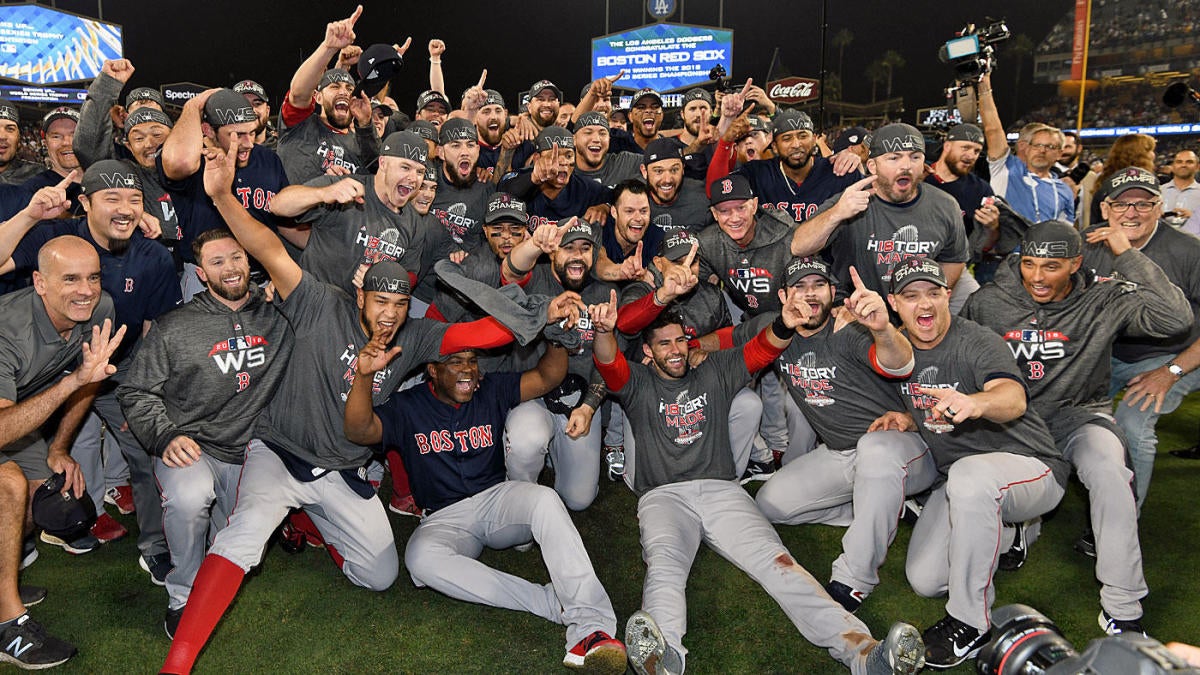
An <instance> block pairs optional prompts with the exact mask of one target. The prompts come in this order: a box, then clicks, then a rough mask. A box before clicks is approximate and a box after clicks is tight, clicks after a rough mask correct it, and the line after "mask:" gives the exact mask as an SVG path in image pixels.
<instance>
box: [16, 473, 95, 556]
mask: <svg viewBox="0 0 1200 675" xmlns="http://www.w3.org/2000/svg"><path fill="white" fill-rule="evenodd" d="M66 482H67V476H66V474H65V473H56V474H54V475H53V476H51V477H49V478H47V479H46V481H45V482H44V483H42V484H41V486H40V487H38V489H37V490H36V491H35V492H34V493H33V499H32V502H31V504H30V510H31V511H32V512H33V524H34V525H36V526H38V527H40V528H42V530H44V531H45V532H47V533H48V534H50V535H52V536H55V537H58V538H59V539H62V540H63V541H74V540H76V539H79V538H80V537H83V536H84V535H86V534H87V533H88V531H89V530H90V529H91V527H92V525H93V524H94V523H95V522H96V505H95V504H94V503H93V502H92V499H91V497H87V496H84V495H80V496H81V497H83V499H79V498H77V497H76V496H75V493H74V491H73V490H67V492H66V493H65V494H64V493H63V492H62V489H63V486H64V485H66Z"/></svg>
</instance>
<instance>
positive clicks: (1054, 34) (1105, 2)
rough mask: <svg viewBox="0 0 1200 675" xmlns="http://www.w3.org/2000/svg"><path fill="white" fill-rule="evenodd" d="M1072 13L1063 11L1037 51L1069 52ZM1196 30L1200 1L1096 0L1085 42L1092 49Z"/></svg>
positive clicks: (1189, 37) (1191, 33) (1163, 38)
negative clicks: (1061, 16) (1089, 33)
mask: <svg viewBox="0 0 1200 675" xmlns="http://www.w3.org/2000/svg"><path fill="white" fill-rule="evenodd" d="M1074 26H1075V12H1074V10H1071V11H1069V12H1067V13H1066V14H1065V15H1064V16H1063V18H1062V19H1060V20H1059V22H1058V23H1056V24H1054V27H1053V28H1051V29H1050V33H1049V34H1048V35H1047V36H1046V39H1045V40H1043V41H1042V42H1041V43H1039V44H1038V48H1037V51H1038V53H1039V54H1056V53H1059V52H1066V51H1070V49H1071V41H1072V39H1073V38H1074ZM1198 30H1200V2H1197V1H1196V0H1148V1H1146V0H1138V1H1136V2H1135V1H1134V0H1098V1H1097V2H1094V3H1092V26H1091V35H1090V39H1089V44H1090V45H1091V47H1092V48H1093V49H1109V48H1122V47H1132V46H1133V45H1135V44H1145V43H1148V42H1160V41H1166V40H1176V39H1181V40H1192V39H1195V36H1196V32H1197V31H1198Z"/></svg>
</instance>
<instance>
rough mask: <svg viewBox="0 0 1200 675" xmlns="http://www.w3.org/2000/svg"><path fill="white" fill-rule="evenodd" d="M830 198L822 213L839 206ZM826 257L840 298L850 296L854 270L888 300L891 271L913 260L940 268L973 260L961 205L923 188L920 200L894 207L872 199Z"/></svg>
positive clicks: (839, 232)
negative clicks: (930, 262) (927, 261)
mask: <svg viewBox="0 0 1200 675" xmlns="http://www.w3.org/2000/svg"><path fill="white" fill-rule="evenodd" d="M840 197H841V195H840V194H838V195H835V196H833V197H830V198H829V199H828V200H826V202H825V203H824V204H822V205H821V208H820V211H818V213H824V212H825V211H827V210H829V209H830V208H832V207H833V205H834V204H836V203H837V200H838V199H839V198H840ZM825 253H826V255H827V257H828V258H829V260H830V262H831V264H832V267H833V269H832V271H833V274H834V276H836V277H837V278H838V297H839V298H840V297H844V296H845V295H849V292H850V291H849V290H847V289H853V288H854V284H853V283H851V280H850V266H851V265H853V266H854V267H855V268H856V269H857V270H858V274H859V276H861V277H862V280H863V283H865V284H866V285H867V288H870V289H871V290H873V291H875V292H876V293H879V294H880V295H887V293H888V287H889V285H890V282H891V278H892V277H891V274H890V272H891V269H892V267H893V266H895V265H896V263H899V262H903V261H905V260H907V259H909V258H913V257H921V258H932V259H934V260H936V261H938V262H941V263H965V262H967V261H968V260H970V259H971V252H970V248H969V246H968V243H967V231H966V229H965V228H964V227H963V221H962V213H961V211H960V210H959V208H958V203H957V202H955V201H954V198H953V197H951V196H950V195H948V194H946V193H945V192H942V191H941V190H938V189H936V188H932V187H928V186H925V185H922V186H920V192H919V193H918V194H917V197H916V199H913V200H912V201H910V202H908V203H906V204H892V203H891V202H886V201H884V200H882V199H880V198H879V197H874V196H873V197H871V203H870V206H868V207H867V209H866V210H865V211H863V212H862V213H860V214H858V215H857V216H854V217H853V218H850V219H849V220H846V221H845V222H843V223H842V224H841V225H839V226H838V228H837V229H836V230H834V233H833V234H832V235H831V236H830V237H829V243H828V244H827V246H826V249H825Z"/></svg>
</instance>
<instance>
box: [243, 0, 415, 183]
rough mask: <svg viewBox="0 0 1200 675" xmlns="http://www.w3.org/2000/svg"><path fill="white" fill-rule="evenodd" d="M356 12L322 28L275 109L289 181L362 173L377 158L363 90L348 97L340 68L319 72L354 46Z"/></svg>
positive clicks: (349, 82)
mask: <svg viewBox="0 0 1200 675" xmlns="http://www.w3.org/2000/svg"><path fill="white" fill-rule="evenodd" d="M360 16H362V5H359V6H358V7H357V8H356V9H355V10H354V13H353V14H351V15H350V16H349V17H348V18H346V19H342V20H341V21H333V22H330V23H329V24H328V25H327V26H325V39H324V40H323V41H322V42H321V45H320V46H319V47H317V49H316V51H314V52H313V53H312V54H311V55H310V56H309V57H308V58H307V59H305V61H304V63H302V64H300V67H299V68H298V69H297V70H296V73H295V74H294V75H292V82H291V86H290V87H289V88H288V92H287V94H286V95H284V98H283V104H282V106H281V107H280V110H279V118H280V119H281V120H282V121H283V124H284V126H286V127H287V128H286V129H285V130H284V132H283V134H282V135H281V136H280V138H279V158H280V159H281V160H283V165H284V167H285V168H286V169H287V176H288V180H289V182H292V183H303V182H305V181H309V180H312V179H313V178H316V177H317V176H320V175H322V174H324V173H325V172H326V171H328V170H329V169H331V168H334V167H340V168H342V169H345V170H346V171H347V172H349V173H364V172H366V170H367V167H368V166H370V164H371V163H372V162H374V161H375V158H376V157H378V156H379V143H380V139H379V138H378V137H377V136H376V135H375V127H374V126H373V125H372V124H371V102H370V99H368V98H367V96H366V94H365V93H364V94H360V95H359V96H357V97H356V96H354V86H355V83H354V78H352V77H350V73H348V72H346V71H345V70H344V69H342V68H332V69H330V70H325V65H326V64H327V63H329V60H330V59H332V58H333V57H334V56H336V55H338V53H339V52H340V51H341V50H342V49H343V48H345V47H350V46H353V45H354V24H355V22H357V21H358V18H359V17H360ZM410 42H411V41H410ZM408 46H409V42H405V43H404V45H403V46H402V47H400V48H398V49H397V52H398V53H399V54H400V55H401V56H403V55H404V52H405V51H406V50H407V49H408ZM255 119H257V116H255ZM351 126H354V130H353V132H352V131H351Z"/></svg>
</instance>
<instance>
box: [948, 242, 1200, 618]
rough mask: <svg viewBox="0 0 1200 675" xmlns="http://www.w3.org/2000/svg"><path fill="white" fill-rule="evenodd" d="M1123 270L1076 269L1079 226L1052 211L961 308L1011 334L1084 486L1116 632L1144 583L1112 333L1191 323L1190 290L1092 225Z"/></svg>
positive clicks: (1032, 391) (1163, 333)
mask: <svg viewBox="0 0 1200 675" xmlns="http://www.w3.org/2000/svg"><path fill="white" fill-rule="evenodd" d="M1088 238H1089V240H1090V241H1092V242H1095V243H1097V244H1103V245H1106V246H1107V247H1108V249H1109V251H1110V252H1111V253H1112V254H1113V264H1114V271H1115V272H1117V274H1119V275H1120V278H1121V279H1122V281H1116V280H1111V279H1109V280H1104V281H1097V280H1096V279H1094V278H1093V277H1091V276H1090V275H1085V274H1084V273H1082V272H1081V270H1080V268H1081V266H1082V262H1083V258H1082V248H1083V244H1082V242H1081V240H1080V237H1079V233H1078V231H1076V230H1075V228H1074V226H1073V225H1071V224H1068V223H1059V222H1055V221H1050V222H1046V223H1038V224H1037V225H1034V226H1033V227H1031V228H1029V231H1028V232H1027V233H1026V234H1025V239H1024V240H1023V241H1022V242H1021V255H1020V257H1019V258H1018V257H1016V256H1012V257H1010V258H1009V259H1008V260H1007V262H1006V264H1004V265H1003V266H1002V267H1001V269H1000V272H999V273H998V274H997V276H996V283H995V284H990V285H987V286H984V288H982V289H980V291H979V292H978V293H977V294H976V295H975V296H972V298H971V299H970V300H968V301H967V306H966V308H964V310H963V316H965V317H967V318H969V319H971V320H973V321H976V322H978V323H980V324H982V325H984V326H986V327H988V328H991V329H992V330H994V331H996V332H997V333H999V334H1000V335H1001V337H1003V338H1004V341H1005V343H1006V344H1007V345H1008V347H1009V349H1011V350H1012V352H1013V356H1014V357H1016V359H1017V365H1018V366H1019V367H1020V368H1021V372H1022V373H1023V374H1024V376H1025V382H1026V385H1027V386H1028V388H1029V399H1030V402H1031V404H1032V405H1033V409H1034V410H1036V411H1037V413H1038V414H1039V415H1041V416H1042V418H1043V419H1045V420H1046V423H1047V425H1048V426H1049V428H1050V433H1051V434H1053V436H1054V441H1055V443H1056V445H1057V446H1058V449H1059V450H1060V451H1062V454H1063V457H1065V458H1066V459H1067V461H1069V462H1071V464H1072V465H1074V466H1075V470H1076V471H1077V472H1078V474H1079V479H1080V481H1082V482H1083V484H1084V487H1086V488H1087V490H1088V500H1089V504H1090V514H1091V520H1092V528H1093V531H1094V532H1095V552H1096V578H1098V579H1099V580H1100V582H1101V584H1102V587H1101V589H1100V604H1101V607H1102V609H1101V614H1100V624H1101V627H1102V628H1104V629H1105V631H1107V632H1108V633H1109V634H1115V633H1118V632H1123V631H1126V630H1130V631H1133V632H1136V633H1144V632H1145V631H1144V630H1143V629H1142V626H1141V618H1142V605H1141V602H1140V601H1141V599H1142V597H1143V596H1145V595H1146V593H1147V592H1148V589H1147V587H1146V578H1145V576H1143V574H1142V551H1141V546H1140V545H1139V543H1138V527H1137V505H1136V503H1135V500H1134V495H1133V488H1132V482H1133V472H1132V471H1130V470H1129V468H1128V467H1127V466H1126V464H1125V454H1126V451H1125V444H1124V443H1123V442H1122V439H1121V436H1120V434H1119V433H1117V431H1116V429H1115V427H1114V424H1113V422H1112V419H1111V417H1110V416H1109V412H1110V411H1111V410H1112V399H1111V397H1110V396H1109V395H1108V386H1109V375H1110V373H1109V369H1108V368H1106V366H1108V365H1109V364H1110V362H1111V358H1112V344H1113V339H1114V338H1116V337H1117V336H1120V335H1130V336H1145V337H1152V338H1164V337H1168V336H1170V335H1172V334H1176V333H1182V332H1184V331H1186V330H1187V329H1188V328H1190V327H1191V323H1192V322H1191V320H1190V319H1191V316H1192V309H1191V307H1190V306H1188V302H1187V298H1186V297H1184V295H1183V292H1182V291H1180V290H1179V289H1178V288H1177V287H1176V286H1175V285H1174V284H1172V283H1171V281H1170V280H1169V279H1168V278H1167V276H1166V275H1165V274H1163V272H1162V270H1161V269H1160V268H1159V267H1158V266H1157V265H1155V264H1154V263H1152V262H1151V261H1150V259H1149V258H1147V257H1146V256H1145V255H1144V254H1143V253H1142V252H1141V251H1138V250H1137V249H1134V248H1133V247H1132V246H1130V244H1129V239H1128V238H1127V237H1126V236H1125V233H1124V232H1123V231H1122V230H1121V229H1120V228H1118V227H1112V226H1106V227H1102V228H1098V229H1096V230H1093V231H1092V232H1091V233H1090V234H1089V237H1088Z"/></svg>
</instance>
